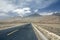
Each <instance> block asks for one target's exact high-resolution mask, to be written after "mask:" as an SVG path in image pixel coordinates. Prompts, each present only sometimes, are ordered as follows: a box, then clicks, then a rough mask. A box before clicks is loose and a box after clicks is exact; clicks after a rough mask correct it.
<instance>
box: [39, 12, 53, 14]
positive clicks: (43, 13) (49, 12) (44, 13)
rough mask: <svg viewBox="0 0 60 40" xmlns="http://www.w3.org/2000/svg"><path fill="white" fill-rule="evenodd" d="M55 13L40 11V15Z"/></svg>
mask: <svg viewBox="0 0 60 40" xmlns="http://www.w3.org/2000/svg"><path fill="white" fill-rule="evenodd" d="M52 14H53V12H42V13H40V15H52Z"/></svg>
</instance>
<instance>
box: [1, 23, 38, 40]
mask: <svg viewBox="0 0 60 40" xmlns="http://www.w3.org/2000/svg"><path fill="white" fill-rule="evenodd" d="M0 40H38V38H37V37H36V34H35V32H34V30H33V28H32V25H31V24H27V25H23V26H18V27H15V28H10V29H6V30H1V31H0Z"/></svg>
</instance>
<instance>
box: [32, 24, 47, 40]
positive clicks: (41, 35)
mask: <svg viewBox="0 0 60 40" xmlns="http://www.w3.org/2000/svg"><path fill="white" fill-rule="evenodd" d="M33 27H34V25H33ZM34 29H35V30H36V31H37V32H38V34H39V36H40V37H41V38H42V40H48V39H47V38H46V37H45V36H44V35H43V34H42V33H41V32H40V31H39V30H38V29H37V28H36V27H34Z"/></svg>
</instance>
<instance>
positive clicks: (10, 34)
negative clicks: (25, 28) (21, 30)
mask: <svg viewBox="0 0 60 40" xmlns="http://www.w3.org/2000/svg"><path fill="white" fill-rule="evenodd" d="M17 31H18V30H14V31H12V32H10V33H8V34H7V35H8V36H9V35H11V34H13V33H15V32H17Z"/></svg>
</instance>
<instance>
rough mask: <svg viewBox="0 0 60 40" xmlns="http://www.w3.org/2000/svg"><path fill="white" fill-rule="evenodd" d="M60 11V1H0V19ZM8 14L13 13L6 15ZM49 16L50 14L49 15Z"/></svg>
mask: <svg viewBox="0 0 60 40" xmlns="http://www.w3.org/2000/svg"><path fill="white" fill-rule="evenodd" d="M36 10H37V12H39V13H41V14H44V13H42V12H45V13H46V14H47V13H48V12H56V11H57V12H59V11H60V0H0V17H2V16H11V15H12V16H14V15H15V14H16V15H19V16H22V15H26V14H32V13H33V12H35V11H36ZM9 12H13V13H10V14H8V13H9ZM49 14H50V13H49Z"/></svg>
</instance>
